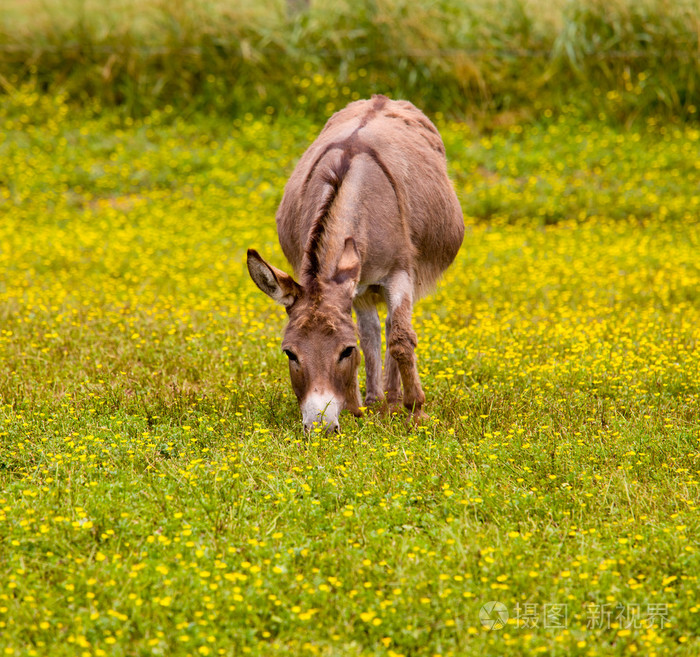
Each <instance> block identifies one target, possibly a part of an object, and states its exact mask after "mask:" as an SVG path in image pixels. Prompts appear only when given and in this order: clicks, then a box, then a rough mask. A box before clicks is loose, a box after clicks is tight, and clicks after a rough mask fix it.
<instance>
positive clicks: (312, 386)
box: [248, 238, 360, 431]
mask: <svg viewBox="0 0 700 657" xmlns="http://www.w3.org/2000/svg"><path fill="white" fill-rule="evenodd" d="M248 271H249V272H250V276H251V278H252V279H253V281H254V282H255V284H256V285H257V286H258V287H259V288H260V289H261V290H262V291H263V292H264V293H265V294H267V295H268V296H269V297H271V298H272V299H274V300H275V301H277V303H280V304H282V305H283V306H284V307H285V308H286V309H287V314H288V315H289V322H288V324H287V327H286V328H285V331H284V338H283V340H282V349H283V351H284V353H285V354H286V355H287V358H288V359H289V375H290V377H291V380H292V388H293V389H294V394H295V395H296V397H297V400H298V401H299V406H300V408H301V413H302V416H303V421H304V429H305V430H307V431H308V430H311V429H312V428H313V426H314V423H317V424H318V425H319V426H322V427H324V428H325V429H326V430H328V431H337V430H339V424H338V415H339V414H340V411H342V410H343V409H347V410H349V411H350V412H351V413H353V414H355V415H359V414H360V408H359V406H360V391H359V387H358V383H357V368H358V366H359V364H360V353H359V350H358V348H357V334H356V329H355V324H354V322H353V321H352V299H353V295H354V292H355V287H356V286H357V282H358V280H359V277H360V259H359V256H358V253H357V248H356V246H355V240H353V239H352V238H348V239H347V240H346V241H345V248H344V249H343V253H342V255H341V257H340V259H339V261H338V263H337V265H336V267H335V270H334V271H333V273H332V274H331V275H330V276H328V277H317V278H314V279H311V280H308V281H305V285H303V286H302V285H300V284H299V283H297V282H296V281H295V280H294V279H293V278H292V277H291V276H289V275H288V274H285V273H284V272H283V271H281V270H279V269H277V268H276V267H273V266H272V265H270V264H269V263H267V262H265V261H264V260H263V259H262V258H261V257H260V255H259V254H258V252H257V251H254V250H253V249H249V250H248Z"/></svg>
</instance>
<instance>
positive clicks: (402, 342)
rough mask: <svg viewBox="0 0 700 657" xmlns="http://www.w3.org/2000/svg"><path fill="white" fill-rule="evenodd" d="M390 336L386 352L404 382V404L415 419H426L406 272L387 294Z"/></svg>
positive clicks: (411, 298)
mask: <svg viewBox="0 0 700 657" xmlns="http://www.w3.org/2000/svg"><path fill="white" fill-rule="evenodd" d="M387 306H388V319H389V322H388V326H389V335H388V340H387V349H388V351H389V353H390V354H391V356H392V357H393V359H394V360H395V361H396V363H397V365H398V366H399V373H400V374H401V382H402V383H403V405H404V406H405V407H406V408H407V409H408V411H409V412H410V413H411V414H412V415H413V419H414V420H420V419H422V418H424V417H426V415H425V413H424V412H423V404H424V403H425V394H424V393H423V389H422V388H421V385H420V378H419V376H418V367H417V366H416V353H415V348H416V344H417V342H418V340H417V337H416V332H415V331H414V330H413V326H412V324H411V316H412V313H413V282H412V281H411V278H410V276H409V275H408V273H406V272H399V273H397V274H396V275H395V276H393V277H392V279H391V281H390V282H389V285H388V294H387Z"/></svg>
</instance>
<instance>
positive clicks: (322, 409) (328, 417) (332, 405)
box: [301, 392, 341, 431]
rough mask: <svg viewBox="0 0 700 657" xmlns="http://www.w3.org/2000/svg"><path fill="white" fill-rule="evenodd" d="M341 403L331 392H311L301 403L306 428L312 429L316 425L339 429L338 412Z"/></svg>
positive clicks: (328, 428) (331, 429) (332, 429)
mask: <svg viewBox="0 0 700 657" xmlns="http://www.w3.org/2000/svg"><path fill="white" fill-rule="evenodd" d="M340 408H341V403H340V401H339V400H338V399H337V397H336V396H335V395H334V394H333V393H331V392H311V393H309V394H308V395H307V396H306V399H305V400H304V402H303V403H302V405H301V415H302V417H303V420H304V430H305V431H311V430H313V428H314V425H316V426H317V427H319V428H322V429H325V430H326V431H338V430H339V429H340V425H339V424H338V414H339V413H340Z"/></svg>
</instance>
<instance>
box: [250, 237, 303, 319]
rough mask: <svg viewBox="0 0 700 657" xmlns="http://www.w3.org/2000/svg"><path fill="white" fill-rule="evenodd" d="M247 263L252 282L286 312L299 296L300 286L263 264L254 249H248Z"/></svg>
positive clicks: (275, 269) (270, 266) (283, 274)
mask: <svg viewBox="0 0 700 657" xmlns="http://www.w3.org/2000/svg"><path fill="white" fill-rule="evenodd" d="M247 262H248V272H249V273H250V277H251V278H252V279H253V282H254V283H255V284H256V285H257V286H258V287H259V288H260V289H261V290H262V291H263V292H264V293H265V294H267V296H269V297H271V298H272V299H274V300H275V301H276V302H277V303H281V304H282V305H283V306H284V307H285V308H286V309H287V310H289V309H290V308H291V307H292V305H293V304H294V302H295V301H296V300H297V299H298V298H299V297H300V296H301V286H300V285H299V284H298V283H297V282H296V281H295V280H294V279H293V278H292V277H291V276H290V275H289V274H285V273H284V272H283V271H282V270H281V269H277V267H273V266H272V265H271V264H269V263H267V262H265V261H264V260H263V259H262V258H261V257H260V254H259V253H258V252H257V251H255V250H254V249H248V259H247Z"/></svg>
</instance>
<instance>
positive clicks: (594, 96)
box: [0, 0, 700, 123]
mask: <svg viewBox="0 0 700 657" xmlns="http://www.w3.org/2000/svg"><path fill="white" fill-rule="evenodd" d="M699 21H700V13H699V10H698V5H697V3H696V2H694V1H692V0H678V1H676V2H665V1H663V0H643V1H639V0H615V1H614V2H607V1H606V2H603V1H601V0H586V1H585V2H565V1H564V0H555V1H554V2H546V1H545V0H527V1H526V0H479V2H476V3H475V2H467V1H466V0H462V1H460V2H454V1H453V0H420V1H416V0H411V1H410V2H409V1H408V0H362V1H360V2H357V1H353V2H345V1H343V0H335V1H334V2H332V3H315V2H313V3H311V9H310V10H309V11H306V12H301V13H298V14H295V15H293V16H289V15H288V12H287V11H286V3H285V2H283V1H282V0H266V1H265V2H250V1H247V0H244V1H237V2H231V1H226V2H225V1H223V0H207V2H199V1H197V2H195V1H194V0H181V1H178V2H164V1H163V0H147V1H146V2H134V0H105V1H104V2H99V3H98V2H90V1H87V0H10V1H9V2H5V3H3V8H2V9H0V89H2V90H3V91H4V92H5V93H12V91H13V89H18V88H21V87H22V85H23V84H26V83H28V82H34V83H35V84H37V85H38V86H39V88H41V89H44V90H47V89H48V90H50V91H52V92H53V93H58V92H65V93H67V94H68V96H69V98H70V99H71V100H72V101H74V102H76V103H79V104H81V105H83V106H84V105H88V104H89V105H92V104H96V105H98V106H109V107H112V106H115V105H116V106H119V107H120V108H122V111H123V112H124V113H125V114H127V115H131V116H140V117H142V116H144V115H146V114H148V113H149V112H150V111H152V110H153V109H156V108H160V109H162V108H163V107H164V106H165V105H167V104H171V105H174V106H176V107H177V108H178V109H180V110H196V111H205V112H215V113H219V114H225V115H230V114H235V115H237V116H240V115H242V114H244V113H245V112H247V111H252V112H256V113H262V112H265V111H266V110H268V108H269V111H270V112H273V113H281V114H298V113H299V112H302V113H304V114H306V115H307V116H311V117H314V118H315V119H316V120H321V119H323V118H324V117H325V116H327V115H328V114H329V113H331V112H332V110H333V109H334V108H335V109H339V108H340V107H342V106H344V105H345V104H346V102H347V101H348V100H349V99H350V98H352V97H354V96H357V97H366V96H369V95H370V94H371V93H374V92H377V91H382V92H385V93H386V92H389V93H392V94H393V95H394V96H396V97H407V98H412V99H415V100H416V101H417V102H419V104H420V105H421V106H422V107H425V108H427V109H430V110H431V111H434V112H436V111H443V112H445V113H446V114H448V115H450V116H458V117H464V116H469V117H473V118H475V119H477V120H479V121H485V122H488V123H491V122H493V121H512V120H513V117H514V116H515V117H526V118H532V117H536V116H539V115H540V114H541V112H542V111H543V110H544V109H547V108H554V107H560V106H562V105H565V104H570V105H574V106H576V107H578V108H579V110H580V111H581V112H582V113H583V114H584V115H585V116H586V117H588V118H596V119H597V118H598V115H599V114H604V115H605V117H606V118H607V119H609V120H612V121H613V122H617V123H619V122H624V123H633V122H636V121H638V120H639V118H640V117H641V118H645V117H647V116H663V117H665V118H669V117H673V118H674V119H679V118H680V119H697V111H698V88H699V86H698V85H699V83H700V59H699V58H698V57H697V52H698V46H699V44H700V33H699V31H698V25H700V22H699ZM494 115H496V116H497V118H495V119H494Z"/></svg>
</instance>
